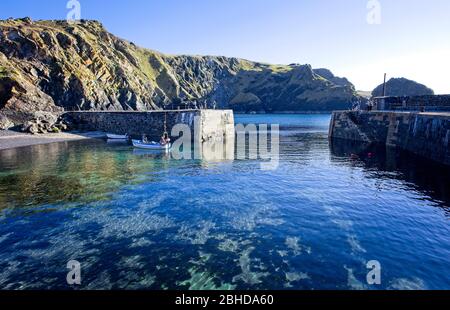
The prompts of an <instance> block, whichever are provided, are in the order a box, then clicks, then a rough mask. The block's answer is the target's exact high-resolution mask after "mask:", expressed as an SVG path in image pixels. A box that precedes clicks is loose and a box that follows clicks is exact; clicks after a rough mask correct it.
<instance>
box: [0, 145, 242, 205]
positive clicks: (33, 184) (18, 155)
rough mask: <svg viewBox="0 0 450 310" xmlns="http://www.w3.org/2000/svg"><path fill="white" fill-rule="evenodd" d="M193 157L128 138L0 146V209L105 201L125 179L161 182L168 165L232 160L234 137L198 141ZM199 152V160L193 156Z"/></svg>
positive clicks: (129, 180)
mask: <svg viewBox="0 0 450 310" xmlns="http://www.w3.org/2000/svg"><path fill="white" fill-rule="evenodd" d="M195 145H196V147H194V146H193V147H192V151H191V156H190V157H191V158H192V160H189V161H177V160H173V159H172V156H171V153H170V152H168V151H152V150H140V149H133V147H132V146H130V145H128V143H124V142H120V143H119V142H116V141H114V142H110V141H106V142H103V141H101V140H96V141H77V142H70V143H69V142H62V143H52V144H45V145H34V146H30V147H23V148H17V149H9V150H3V151H0V209H4V208H9V207H30V206H35V205H36V206H37V205H42V204H53V203H60V202H79V203H89V202H94V201H99V200H107V199H109V198H110V196H111V194H112V193H113V192H115V191H117V190H118V189H120V188H121V187H123V186H124V185H127V184H142V183H145V182H156V181H158V173H160V172H162V171H166V170H168V169H169V168H172V169H176V168H177V167H178V168H182V167H183V166H186V165H188V166H189V167H191V168H193V167H198V168H203V169H205V168H209V167H210V165H211V164H213V163H214V164H217V163H223V162H230V161H232V160H233V159H234V152H235V150H234V139H228V140H226V141H225V142H224V143H222V142H220V143H219V142H207V143H203V144H195ZM194 154H196V157H198V158H197V159H194Z"/></svg>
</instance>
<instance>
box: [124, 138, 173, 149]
mask: <svg viewBox="0 0 450 310" xmlns="http://www.w3.org/2000/svg"><path fill="white" fill-rule="evenodd" d="M132 142H133V146H134V147H135V148H138V149H145V150H161V151H168V150H170V148H171V147H172V145H171V144H170V143H169V144H166V145H161V144H160V143H157V142H150V143H144V142H143V141H141V140H132Z"/></svg>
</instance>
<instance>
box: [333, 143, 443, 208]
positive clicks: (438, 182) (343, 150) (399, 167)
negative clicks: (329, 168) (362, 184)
mask: <svg viewBox="0 0 450 310" xmlns="http://www.w3.org/2000/svg"><path fill="white" fill-rule="evenodd" d="M330 150H331V154H332V157H331V160H332V161H334V162H339V163H340V164H342V162H343V161H346V162H347V163H348V164H358V165H362V167H363V168H364V169H366V170H368V171H372V172H375V173H377V174H380V173H389V177H390V178H397V179H401V180H404V181H407V182H409V183H410V184H408V185H409V186H411V187H413V188H414V189H415V190H417V191H420V192H422V193H424V194H425V195H427V196H429V197H431V198H432V199H433V200H436V201H437V202H439V204H440V205H442V206H443V207H444V208H445V211H446V213H447V214H448V215H449V216H450V167H447V166H445V165H442V164H439V163H435V162H433V161H430V160H427V159H425V158H423V157H420V156H416V155H414V154H412V153H409V152H406V151H403V150H400V149H396V148H391V147H386V146H383V145H376V144H365V143H361V142H355V141H346V140H339V139H336V140H331V141H330Z"/></svg>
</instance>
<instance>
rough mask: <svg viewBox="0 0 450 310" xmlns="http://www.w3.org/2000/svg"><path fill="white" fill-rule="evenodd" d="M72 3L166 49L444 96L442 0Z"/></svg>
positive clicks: (1, 5)
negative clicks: (374, 13)
mask: <svg viewBox="0 0 450 310" xmlns="http://www.w3.org/2000/svg"><path fill="white" fill-rule="evenodd" d="M371 1H374V0H371ZM375 1H376V0H375ZM67 2H68V1H67V0H39V1H36V0H2V1H1V2H0V18H1V19H5V18H8V17H24V16H30V17H32V18H33V19H65V18H66V15H67V13H68V11H69V10H68V9H66V4H67ZM79 2H80V3H81V17H82V18H85V19H97V20H100V21H101V22H102V23H103V24H104V25H105V27H106V28H107V29H108V30H109V31H110V32H112V33H114V34H116V35H118V36H120V37H123V38H125V39H128V40H130V41H133V42H135V43H136V44H138V45H140V46H143V47H147V48H151V49H154V50H159V51H161V52H165V53H169V54H196V55H224V56H235V57H240V58H246V59H249V60H255V61H262V62H267V63H274V64H290V63H302V64H304V63H309V64H311V65H313V67H316V68H317V67H327V68H329V69H331V70H332V71H333V72H335V73H336V74H338V75H341V76H346V77H348V78H349V79H350V80H351V81H352V82H353V83H354V84H355V85H356V86H357V88H358V89H362V90H371V89H373V88H374V87H375V86H376V85H377V84H379V83H380V82H381V80H382V77H383V73H384V72H387V73H388V75H389V76H390V77H400V76H404V77H407V78H411V79H414V80H417V81H418V82H422V83H425V84H426V85H427V86H429V87H431V88H433V89H434V90H435V91H436V92H437V93H450V82H449V78H448V74H449V72H450V18H449V17H448V16H449V15H450V1H448V0H428V1H426V0H378V2H379V3H380V7H381V23H380V24H369V23H368V22H367V15H368V13H369V9H368V8H367V4H368V2H369V0H126V1H125V0H123V1H117V0H116V1H114V0H79Z"/></svg>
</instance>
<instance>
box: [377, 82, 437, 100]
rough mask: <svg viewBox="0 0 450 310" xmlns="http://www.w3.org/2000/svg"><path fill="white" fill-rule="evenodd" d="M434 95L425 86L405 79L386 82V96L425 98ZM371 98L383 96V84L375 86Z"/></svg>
mask: <svg viewBox="0 0 450 310" xmlns="http://www.w3.org/2000/svg"><path fill="white" fill-rule="evenodd" d="M426 95H434V91H433V90H432V89H430V88H428V87H426V86H425V85H422V84H419V83H417V82H415V81H411V80H408V79H405V78H392V79H390V80H389V81H388V82H386V96H392V97H402V96H426ZM372 96H373V97H380V96H383V84H381V85H379V86H377V87H376V88H375V89H374V90H373V92H372Z"/></svg>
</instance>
